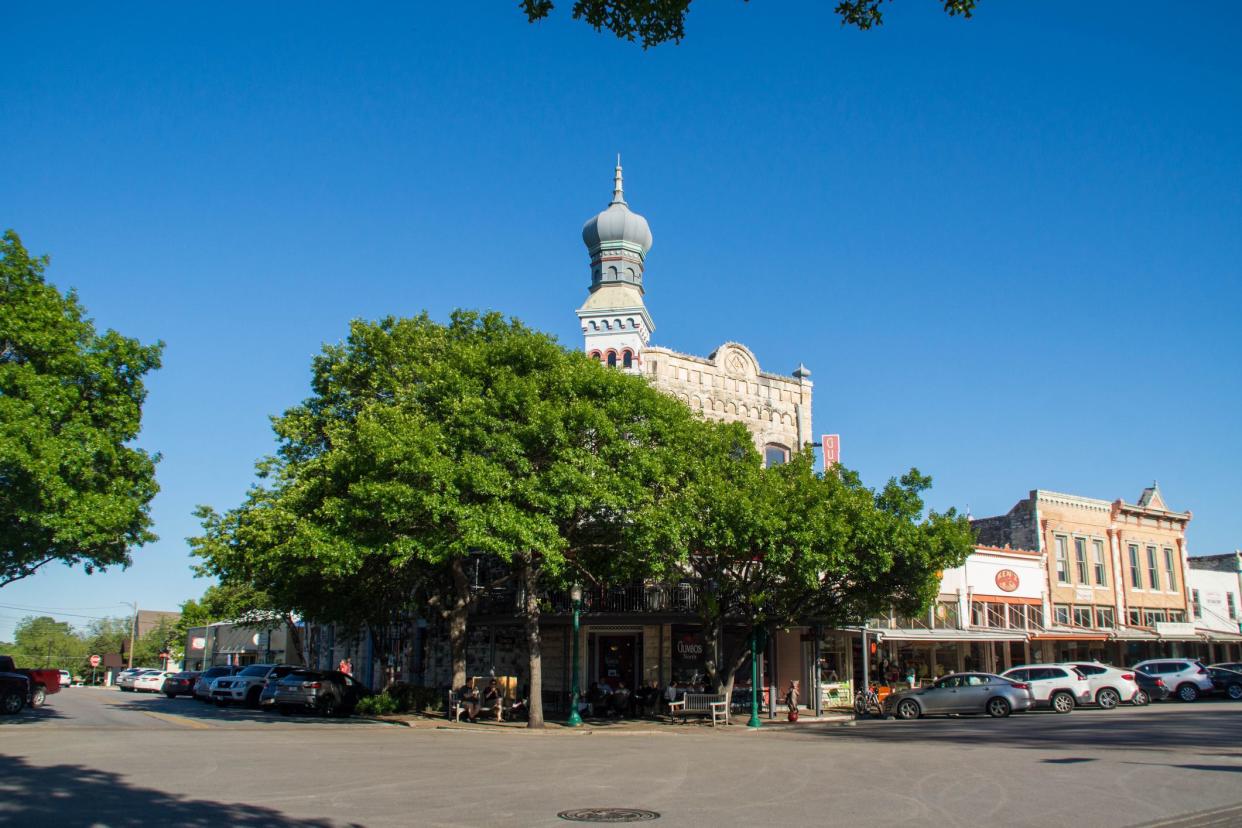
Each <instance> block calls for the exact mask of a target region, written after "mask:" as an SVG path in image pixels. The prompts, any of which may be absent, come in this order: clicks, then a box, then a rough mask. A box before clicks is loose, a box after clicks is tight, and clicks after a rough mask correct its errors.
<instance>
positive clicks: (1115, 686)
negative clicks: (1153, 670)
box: [1067, 661, 1139, 710]
mask: <svg viewBox="0 0 1242 828" xmlns="http://www.w3.org/2000/svg"><path fill="white" fill-rule="evenodd" d="M1067 663H1068V664H1069V666H1071V667H1073V668H1074V669H1076V670H1077V671H1078V672H1080V673H1082V674H1083V675H1084V676H1086V677H1087V683H1088V684H1090V685H1091V698H1092V699H1094V700H1095V703H1096V704H1098V705H1099V706H1100V707H1102V708H1104V709H1105V710H1112V709H1113V708H1114V707H1116V706H1117V705H1119V704H1121V703H1122V702H1130V701H1134V696H1135V694H1136V693H1138V690H1139V686H1138V682H1137V681H1135V679H1134V671H1133V670H1121V669H1119V668H1117V667H1110V666H1109V665H1107V664H1100V663H1099V662H1097V661H1071V662H1067Z"/></svg>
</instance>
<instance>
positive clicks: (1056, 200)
mask: <svg viewBox="0 0 1242 828" xmlns="http://www.w3.org/2000/svg"><path fill="white" fill-rule="evenodd" d="M433 5H436V6H442V7H443V8H440V9H435V8H433ZM560 5H561V6H562V8H561V9H559V10H558V13H557V14H556V15H555V17H554V19H553V20H551V21H547V22H545V23H543V24H541V25H538V26H530V25H528V24H527V23H526V22H525V20H524V18H523V17H522V16H521V14H520V13H519V12H518V11H517V10H516V9H515V8H514V7H515V6H516V3H482V2H475V3H456V2H443V3H437V4H431V3H419V4H400V5H398V4H393V5H392V7H387V8H384V7H377V6H373V5H367V6H365V7H358V6H351V7H349V10H346V7H344V6H341V5H340V4H319V3H296V4H263V3H260V4H224V5H220V4H215V5H209V6H203V7H199V8H197V9H184V8H176V7H170V6H169V5H168V4H150V5H146V6H143V5H140V4H126V5H125V6H124V7H115V6H108V7H107V8H105V7H102V6H99V5H96V4H80V5H77V6H75V7H69V6H63V5H55V4H46V3H10V4H8V5H7V6H6V10H5V23H4V27H5V30H6V35H7V36H6V37H5V45H4V49H3V53H4V60H3V66H4V69H3V71H2V72H0V158H2V159H3V164H4V171H3V174H0V225H2V226H3V227H12V228H15V229H16V230H18V232H19V233H21V235H22V236H23V238H24V240H25V242H26V243H27V246H28V247H30V248H31V249H32V250H33V251H35V252H40V253H43V252H47V253H50V254H51V255H52V267H51V271H50V278H51V280H52V281H54V282H55V283H56V284H57V285H58V286H60V287H62V288H68V287H70V286H72V287H75V288H77V289H78V291H79V292H80V294H81V298H82V300H83V302H84V303H85V304H86V306H87V307H88V308H89V310H90V311H91V313H92V315H93V316H94V317H95V319H96V320H97V322H98V323H99V324H100V326H101V327H114V328H117V329H118V330H120V331H122V332H124V333H126V334H128V335H131V336H137V337H139V338H141V339H143V340H145V341H151V340H155V339H162V340H164V341H165V342H167V351H166V355H165V365H164V368H163V370H161V371H160V372H159V373H158V374H156V375H154V376H153V377H151V380H150V398H149V402H148V405H147V409H146V419H145V428H144V431H143V435H142V440H141V442H142V444H143V445H144V446H147V447H149V448H151V449H153V450H157V451H160V452H162V453H163V455H164V459H163V462H162V463H160V465H159V479H160V484H161V486H162V491H161V493H160V495H159V497H158V498H157V500H156V501H155V503H154V507H153V512H154V516H155V521H156V527H155V528H156V531H157V532H158V534H159V535H160V536H161V540H160V541H159V542H158V543H156V544H153V545H151V546H148V547H146V548H143V549H139V550H137V552H136V553H135V555H134V565H133V567H132V568H130V569H129V570H128V571H124V572H121V571H116V572H111V573H108V574H106V575H96V576H92V577H87V576H85V575H82V574H80V573H76V572H71V571H69V570H66V569H64V568H59V569H48V570H47V571H46V572H44V573H42V574H41V575H39V576H38V577H34V578H31V579H29V580H27V581H25V582H22V583H18V584H14V585H12V586H10V587H7V588H5V589H4V590H3V591H0V605H4V606H0V639H3V638H5V637H7V636H8V635H10V634H11V631H12V625H13V623H14V622H15V621H16V620H17V619H18V618H19V617H21V616H22V615H24V614H26V613H25V612H24V611H23V610H21V609H12V608H11V607H13V606H17V607H36V608H46V607H53V608H58V609H60V610H61V611H62V612H61V613H59V614H61V615H62V616H63V617H65V618H66V619H67V620H79V621H80V620H84V619H82V618H79V617H75V616H70V615H67V614H66V613H75V614H76V616H91V615H108V614H118V615H119V614H123V613H125V612H126V608H125V607H123V606H121V605H120V604H119V603H118V602H121V601H132V600H137V601H138V602H139V603H140V605H141V606H143V607H145V608H151V609H175V608H176V607H177V605H178V604H179V603H180V602H181V601H182V600H184V599H186V598H189V597H193V596H196V595H198V594H200V593H201V592H202V590H203V589H204V588H205V587H206V586H207V583H206V582H204V581H202V580H196V579H194V578H193V577H192V574H191V572H190V569H189V565H190V559H189V557H188V554H187V547H186V544H185V541H184V539H185V537H187V536H188V535H191V534H193V533H194V532H195V531H196V529H197V526H196V524H195V522H194V520H193V518H192V517H191V510H192V509H193V508H194V506H195V504H198V503H207V504H211V505H213V506H215V507H217V508H227V507H229V506H232V505H234V504H236V503H237V502H239V500H240V498H241V497H242V494H243V492H244V491H245V489H246V487H247V486H248V485H249V483H250V481H251V480H252V479H253V473H252V470H253V463H254V461H255V460H256V459H257V458H259V457H260V456H262V455H264V454H266V453H268V452H270V451H271V450H272V448H273V445H274V443H273V440H272V436H271V432H270V430H269V424H268V417H269V416H270V415H272V414H274V413H277V412H279V411H281V410H282V409H284V408H285V407H287V406H289V405H291V404H293V403H295V402H297V401H298V400H300V399H301V398H302V397H304V396H305V394H306V393H307V390H308V377H309V363H310V358H311V356H312V355H313V354H314V353H315V352H316V351H317V350H318V349H319V348H320V346H321V344H322V343H324V342H325V341H337V340H339V339H340V338H341V337H342V336H343V335H344V334H345V332H346V326H347V323H348V321H349V319H350V318H352V317H365V318H376V317H379V316H382V315H386V314H414V313H417V312H419V311H421V310H423V309H427V310H428V311H429V312H430V313H431V314H432V315H433V316H434V317H436V318H439V319H444V318H446V317H447V315H448V314H449V312H450V311H451V310H452V309H453V308H455V307H477V308H495V309H499V310H502V311H504V312H506V313H510V314H513V315H516V316H518V317H520V318H522V319H523V320H525V321H526V322H528V323H530V324H532V325H534V326H535V327H538V328H541V329H544V330H547V331H550V332H553V333H555V334H556V335H557V336H559V337H560V338H561V340H562V341H564V342H566V343H568V344H571V345H575V346H576V345H578V344H579V343H580V337H579V334H578V332H577V325H576V319H575V317H574V314H573V311H574V309H575V308H576V307H577V306H578V305H579V304H580V303H581V301H582V299H583V297H584V296H585V293H586V289H587V286H588V284H589V271H588V266H587V257H586V253H585V250H584V249H583V247H582V243H581V240H580V237H579V232H580V228H581V226H582V222H583V221H584V220H585V219H587V218H588V217H589V216H590V215H592V214H593V213H594V212H595V211H597V210H599V209H601V208H602V207H603V206H604V205H605V204H606V203H607V200H608V198H609V196H610V188H611V175H612V163H613V156H614V154H615V153H616V152H621V153H623V155H624V161H625V170H626V183H627V187H626V194H627V196H628V198H629V201H630V203H631V205H632V206H633V207H634V209H636V210H638V211H639V212H641V213H643V214H644V215H645V216H647V218H648V219H649V221H650V222H651V227H652V231H653V233H654V235H655V245H654V248H653V250H652V253H651V255H650V257H649V259H648V270H647V277H646V286H647V299H648V306H649V308H650V310H651V313H652V315H653V316H654V318H655V321H656V325H657V327H658V330H657V331H656V335H655V340H656V341H657V342H658V343H659V344H662V345H666V346H669V347H673V348H676V349H679V350H683V351H688V352H691V353H699V354H706V353H707V352H709V351H711V350H712V349H713V348H714V347H715V346H717V345H718V344H720V343H721V342H723V341H726V340H738V341H741V342H744V343H746V344H747V345H748V346H750V347H751V348H752V349H753V350H754V351H755V353H756V354H757V356H758V358H759V360H760V363H761V365H762V366H763V367H764V368H765V369H768V370H773V371H783V372H788V371H792V370H793V368H794V367H796V366H797V364H798V363H799V362H800V361H801V362H805V363H806V365H807V366H808V367H810V368H811V369H812V370H813V371H814V380H815V382H816V401H815V410H814V416H815V428H816V432H817V433H822V432H841V433H842V434H843V435H844V436H843V451H844V459H845V461H846V463H847V464H848V465H851V466H854V467H856V468H858V469H860V470H861V471H862V473H863V474H864V476H865V478H866V479H867V480H868V481H869V482H871V483H873V484H879V483H881V482H882V481H883V480H884V479H885V478H886V477H888V476H890V475H894V474H899V473H900V472H901V471H902V470H904V469H905V468H907V467H909V466H911V465H917V466H918V467H919V468H921V469H923V470H924V471H927V472H929V473H931V474H932V475H933V476H934V477H935V480H936V488H935V490H934V492H933V493H932V495H931V503H932V504H933V505H934V506H936V507H938V508H943V507H946V506H949V505H957V506H959V507H966V506H967V505H969V507H970V509H971V511H972V512H973V513H974V514H975V515H977V516H978V515H987V514H995V513H999V512H1002V511H1004V510H1007V509H1008V508H1009V507H1010V506H1012V505H1013V503H1014V502H1016V501H1017V500H1018V499H1020V498H1021V497H1023V496H1024V495H1025V494H1026V492H1027V491H1028V490H1030V489H1032V488H1036V487H1039V488H1049V489H1056V490H1061V491H1068V492H1074V493H1078V494H1082V495H1087V496H1092V497H1100V498H1108V499H1113V498H1117V497H1124V498H1126V499H1127V500H1131V501H1133V500H1134V499H1136V498H1137V497H1138V495H1139V492H1140V491H1141V489H1142V488H1143V487H1144V486H1146V485H1148V484H1150V482H1151V481H1152V479H1158V480H1159V481H1160V485H1161V487H1162V489H1163V491H1164V493H1165V496H1166V498H1167V500H1168V501H1169V503H1170V504H1171V506H1172V507H1173V508H1175V509H1191V510H1193V511H1194V513H1195V518H1194V521H1193V522H1192V523H1191V529H1190V548H1191V550H1192V552H1195V553H1209V552H1221V551H1226V550H1230V549H1233V548H1234V547H1237V546H1242V509H1240V508H1239V492H1242V462H1240V461H1242V439H1240V438H1239V434H1238V421H1239V411H1240V410H1242V371H1240V370H1239V366H1240V364H1242V335H1240V334H1239V328H1238V308H1239V306H1240V304H1242V288H1240V287H1239V285H1240V284H1242V280H1240V279H1239V276H1240V274H1239V268H1240V265H1239V262H1242V234H1240V232H1239V231H1240V230H1242V186H1240V182H1242V53H1240V52H1239V51H1238V48H1237V44H1238V42H1239V39H1240V36H1242V6H1240V5H1239V4H1237V3H1234V2H1216V3H1210V2H1209V3H1203V4H1196V6H1195V8H1194V12H1193V13H1180V12H1176V11H1173V10H1172V9H1171V8H1170V7H1169V6H1167V5H1161V4H1155V3H1143V4H1135V3H1129V2H1083V3H1073V4H1070V3H1060V4H1051V3H1044V2H1034V0H1032V2H1016V1H1015V0H981V2H980V8H979V12H978V14H977V16H976V18H975V19H974V20H970V21H963V20H960V19H949V18H947V17H945V16H944V15H943V14H941V13H940V12H939V11H937V7H938V6H939V5H940V4H939V3H938V2H936V1H935V0H895V2H892V3H889V4H887V13H888V18H889V21H888V24H887V25H886V26H885V27H884V28H882V29H879V30H876V31H872V32H868V33H860V32H857V31H853V30H844V29H842V28H840V27H839V26H838V24H837V21H836V19H835V18H834V17H833V15H832V13H831V11H830V9H831V6H832V5H833V4H832V3H827V2H822V0H805V2H794V1H793V0H753V2H751V3H748V4H743V3H741V2H733V1H732V0H718V2H710V3H709V2H702V3H695V4H694V7H693V11H692V13H691V16H690V20H689V26H688V38H687V40H686V41H685V42H684V43H683V44H682V45H680V46H672V45H669V46H663V47H660V48H657V49H654V50H651V51H647V52H644V51H643V50H642V49H641V48H639V47H637V46H635V45H632V44H626V43H623V42H620V41H617V40H616V39H615V38H613V37H611V36H606V35H598V34H595V33H594V32H592V31H591V30H590V29H589V28H588V27H586V26H585V25H584V24H580V23H574V22H572V21H570V20H569V17H568V7H569V6H570V5H571V0H561V2H560ZM415 9H417V11H415Z"/></svg>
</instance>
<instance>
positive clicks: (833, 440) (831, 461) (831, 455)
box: [820, 434, 841, 471]
mask: <svg viewBox="0 0 1242 828" xmlns="http://www.w3.org/2000/svg"><path fill="white" fill-rule="evenodd" d="M820 442H821V443H823V445H824V471H828V469H830V468H832V467H833V466H835V465H836V464H837V463H840V462H841V435H840V434H825V435H824V436H823V437H821V438H820Z"/></svg>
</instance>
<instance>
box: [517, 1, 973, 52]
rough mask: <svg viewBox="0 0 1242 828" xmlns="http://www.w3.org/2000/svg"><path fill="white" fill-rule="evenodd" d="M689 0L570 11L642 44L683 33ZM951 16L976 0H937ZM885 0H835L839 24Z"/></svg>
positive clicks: (543, 12) (544, 5) (535, 8)
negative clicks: (836, 0) (839, 19)
mask: <svg viewBox="0 0 1242 828" xmlns="http://www.w3.org/2000/svg"><path fill="white" fill-rule="evenodd" d="M743 1H744V2H745V0H743ZM690 2H691V0H574V4H573V10H572V14H573V17H574V19H575V20H582V21H584V22H585V23H587V24H588V25H590V26H592V27H593V28H594V29H595V31H597V32H599V31H609V32H612V33H613V34H615V35H616V36H617V37H620V38H624V39H625V40H631V41H632V40H640V41H642V44H643V48H647V47H650V46H657V45H659V44H661V43H665V42H667V41H670V40H671V41H673V42H674V43H680V42H681V39H682V38H683V37H685V36H686V15H688V14H689V13H690ZM937 2H938V3H940V4H941V6H942V7H943V8H944V10H945V12H947V13H948V14H949V15H950V16H957V15H961V16H962V17H970V16H971V15H972V14H973V13H974V10H975V5H976V4H977V2H978V0H937ZM884 3H885V0H838V2H837V5H836V7H835V11H836V13H837V15H838V16H839V17H840V18H841V25H843V26H854V27H856V28H858V29H862V30H864V31H865V30H867V29H870V28H872V27H874V26H879V25H881V24H883V22H884V11H883V6H884ZM520 5H521V8H522V11H523V12H525V14H526V19H527V20H528V21H530V22H532V23H533V22H535V21H537V20H543V19H544V18H545V17H547V16H548V14H549V13H551V11H552V10H553V8H555V6H556V4H555V2H554V0H521V3H520Z"/></svg>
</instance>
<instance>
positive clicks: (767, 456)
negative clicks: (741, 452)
mask: <svg viewBox="0 0 1242 828" xmlns="http://www.w3.org/2000/svg"><path fill="white" fill-rule="evenodd" d="M788 462H789V449H787V448H785V447H784V446H780V445H777V444H775V443H768V444H767V445H766V446H764V447H763V465H765V466H779V465H781V464H783V463H788Z"/></svg>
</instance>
